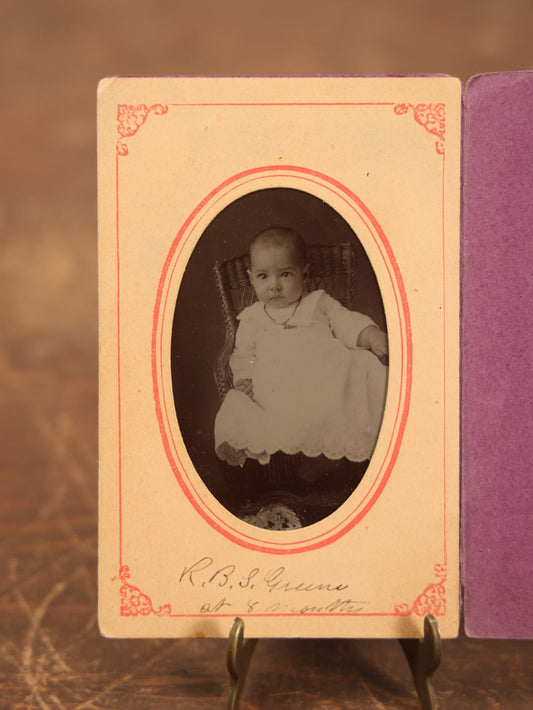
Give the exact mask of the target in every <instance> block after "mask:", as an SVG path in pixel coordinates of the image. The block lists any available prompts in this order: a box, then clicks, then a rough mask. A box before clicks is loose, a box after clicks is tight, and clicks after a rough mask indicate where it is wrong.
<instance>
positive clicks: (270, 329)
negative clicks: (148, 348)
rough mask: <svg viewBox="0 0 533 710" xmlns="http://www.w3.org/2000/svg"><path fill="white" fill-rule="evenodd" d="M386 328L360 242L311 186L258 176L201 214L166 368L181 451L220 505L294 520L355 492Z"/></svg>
mask: <svg viewBox="0 0 533 710" xmlns="http://www.w3.org/2000/svg"><path fill="white" fill-rule="evenodd" d="M386 332H387V331H386V322H385V314H384V309H383V302H382V298H381V294H380V290H379V286H378V283H377V280H376V277H375V274H374V271H373V269H372V266H371V264H370V261H369V259H368V257H367V255H366V253H365V250H364V249H363V247H362V245H361V243H360V241H359V240H358V238H357V236H356V234H355V233H354V231H353V229H352V228H351V227H350V225H349V224H348V223H347V222H346V221H345V220H344V219H343V218H342V217H341V216H340V215H339V214H338V213H337V212H336V211H335V210H334V209H333V208H331V207H330V206H329V205H328V204H326V203H325V202H324V201H322V200H321V199H319V198H317V197H315V196H313V195H311V194H309V193H306V192H303V191H300V190H295V189H292V188H268V189H263V190H258V191H256V192H252V193H249V194H247V195H245V196H243V197H241V198H239V199H237V200H235V201H234V202H232V203H231V204H229V205H228V206H227V207H226V208H225V209H223V210H222V211H221V212H220V213H219V214H218V215H217V216H216V217H215V218H214V219H213V220H212V221H211V223H210V224H209V226H208V227H207V228H206V229H205V231H204V232H203V234H202V235H201V237H200V239H199V240H198V242H197V244H196V246H195V248H194V250H193V252H192V254H191V257H190V259H189V262H188V264H187V267H186V269H185V272H184V275H183V279H182V282H181V285H180V289H179V293H178V297H177V302H176V308H175V312H174V320H173V327H172V345H171V370H172V385H173V394H174V403H175V408H176V415H177V419H178V422H179V426H180V430H181V433H182V436H183V440H184V443H185V446H186V448H187V451H188V454H189V456H190V458H191V461H192V463H193V464H194V467H195V469H196V471H197V473H198V475H199V476H200V478H201V479H202V481H203V482H204V484H205V485H206V486H207V488H208V489H209V490H210V492H211V493H212V494H213V496H214V497H215V498H216V499H217V500H218V501H219V502H220V503H221V505H222V506H223V507H224V508H225V509H227V510H228V511H229V512H230V513H231V514H233V515H234V516H236V517H237V518H239V519H241V520H243V521H245V522H247V523H249V524H250V525H253V526H256V527H258V528H263V529H268V530H295V529H299V528H304V527H306V526H309V525H312V524H313V523H316V522H319V521H321V520H323V519H324V518H326V517H327V516H329V515H331V514H332V513H333V512H334V511H335V510H337V509H338V508H339V506H341V505H342V504H343V503H344V502H345V501H346V500H347V499H348V498H349V497H350V496H351V495H352V493H353V492H354V491H355V490H356V488H357V487H358V485H359V484H360V482H361V480H362V478H363V476H364V475H365V472H366V470H367V468H368V465H369V461H370V458H371V456H372V451H373V449H374V446H375V443H376V441H377V437H378V435H379V429H380V426H381V419H382V415H383V408H384V404H385V398H386V389H387V377H388V340H387V335H386Z"/></svg>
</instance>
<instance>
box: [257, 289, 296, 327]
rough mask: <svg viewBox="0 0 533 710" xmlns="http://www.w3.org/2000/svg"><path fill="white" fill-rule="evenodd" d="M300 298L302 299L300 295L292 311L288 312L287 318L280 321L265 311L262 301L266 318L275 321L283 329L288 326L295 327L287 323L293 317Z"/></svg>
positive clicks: (264, 304)
mask: <svg viewBox="0 0 533 710" xmlns="http://www.w3.org/2000/svg"><path fill="white" fill-rule="evenodd" d="M301 300H302V296H300V298H299V299H298V300H297V301H296V305H295V306H294V308H293V311H292V313H291V314H290V316H289V317H288V318H286V319H285V320H284V321H281V322H279V321H277V320H276V319H275V318H272V316H271V315H270V313H269V312H268V311H267V307H266V303H263V308H264V311H265V314H266V315H267V316H268V318H270V320H271V321H272V322H273V323H275V324H276V325H279V326H281V327H282V328H284V329H285V330H288V329H289V328H296V326H295V325H289V321H290V319H291V318H293V316H294V314H295V313H296V310H297V309H298V306H299V305H300V302H301Z"/></svg>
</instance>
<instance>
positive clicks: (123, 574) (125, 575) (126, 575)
mask: <svg viewBox="0 0 533 710" xmlns="http://www.w3.org/2000/svg"><path fill="white" fill-rule="evenodd" d="M119 577H120V580H121V582H122V585H123V586H122V587H121V588H120V597H121V599H120V616H148V615H149V614H155V615H156V616H169V615H170V604H163V605H162V606H160V607H159V609H154V606H153V604H152V600H151V599H150V597H149V596H148V595H147V594H143V593H142V592H141V590H140V589H139V588H138V587H134V586H133V585H132V584H130V583H129V579H130V577H131V575H130V568H129V567H127V566H126V565H124V566H123V567H121V568H120V573H119Z"/></svg>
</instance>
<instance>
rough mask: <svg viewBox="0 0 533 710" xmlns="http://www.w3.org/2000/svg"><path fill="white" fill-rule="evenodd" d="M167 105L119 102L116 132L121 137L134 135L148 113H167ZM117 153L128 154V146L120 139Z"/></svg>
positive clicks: (160, 114) (159, 114) (158, 114)
mask: <svg viewBox="0 0 533 710" xmlns="http://www.w3.org/2000/svg"><path fill="white" fill-rule="evenodd" d="M167 111H168V106H164V105H163V104H153V105H152V106H149V107H148V106H146V104H139V106H131V105H130V104H119V105H118V107H117V121H118V127H117V130H118V133H119V135H120V136H121V138H130V137H131V136H134V135H135V134H136V133H137V131H138V130H139V128H140V127H141V126H142V125H143V124H144V122H145V121H146V119H147V118H148V116H149V115H150V113H152V112H153V113H154V114H155V115H156V116H162V115H163V114H164V113H167ZM117 153H118V155H128V146H127V145H126V143H123V142H122V141H117Z"/></svg>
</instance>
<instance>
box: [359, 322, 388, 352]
mask: <svg viewBox="0 0 533 710" xmlns="http://www.w3.org/2000/svg"><path fill="white" fill-rule="evenodd" d="M358 345H359V346H360V347H362V348H369V349H370V350H372V352H373V353H374V355H377V357H379V358H382V357H386V356H387V355H388V354H389V344H388V340H387V335H386V334H385V333H384V332H383V331H382V330H380V329H379V328H378V327H376V326H374V325H369V326H368V327H367V328H365V329H364V330H363V331H362V332H361V334H360V336H359V340H358Z"/></svg>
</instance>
